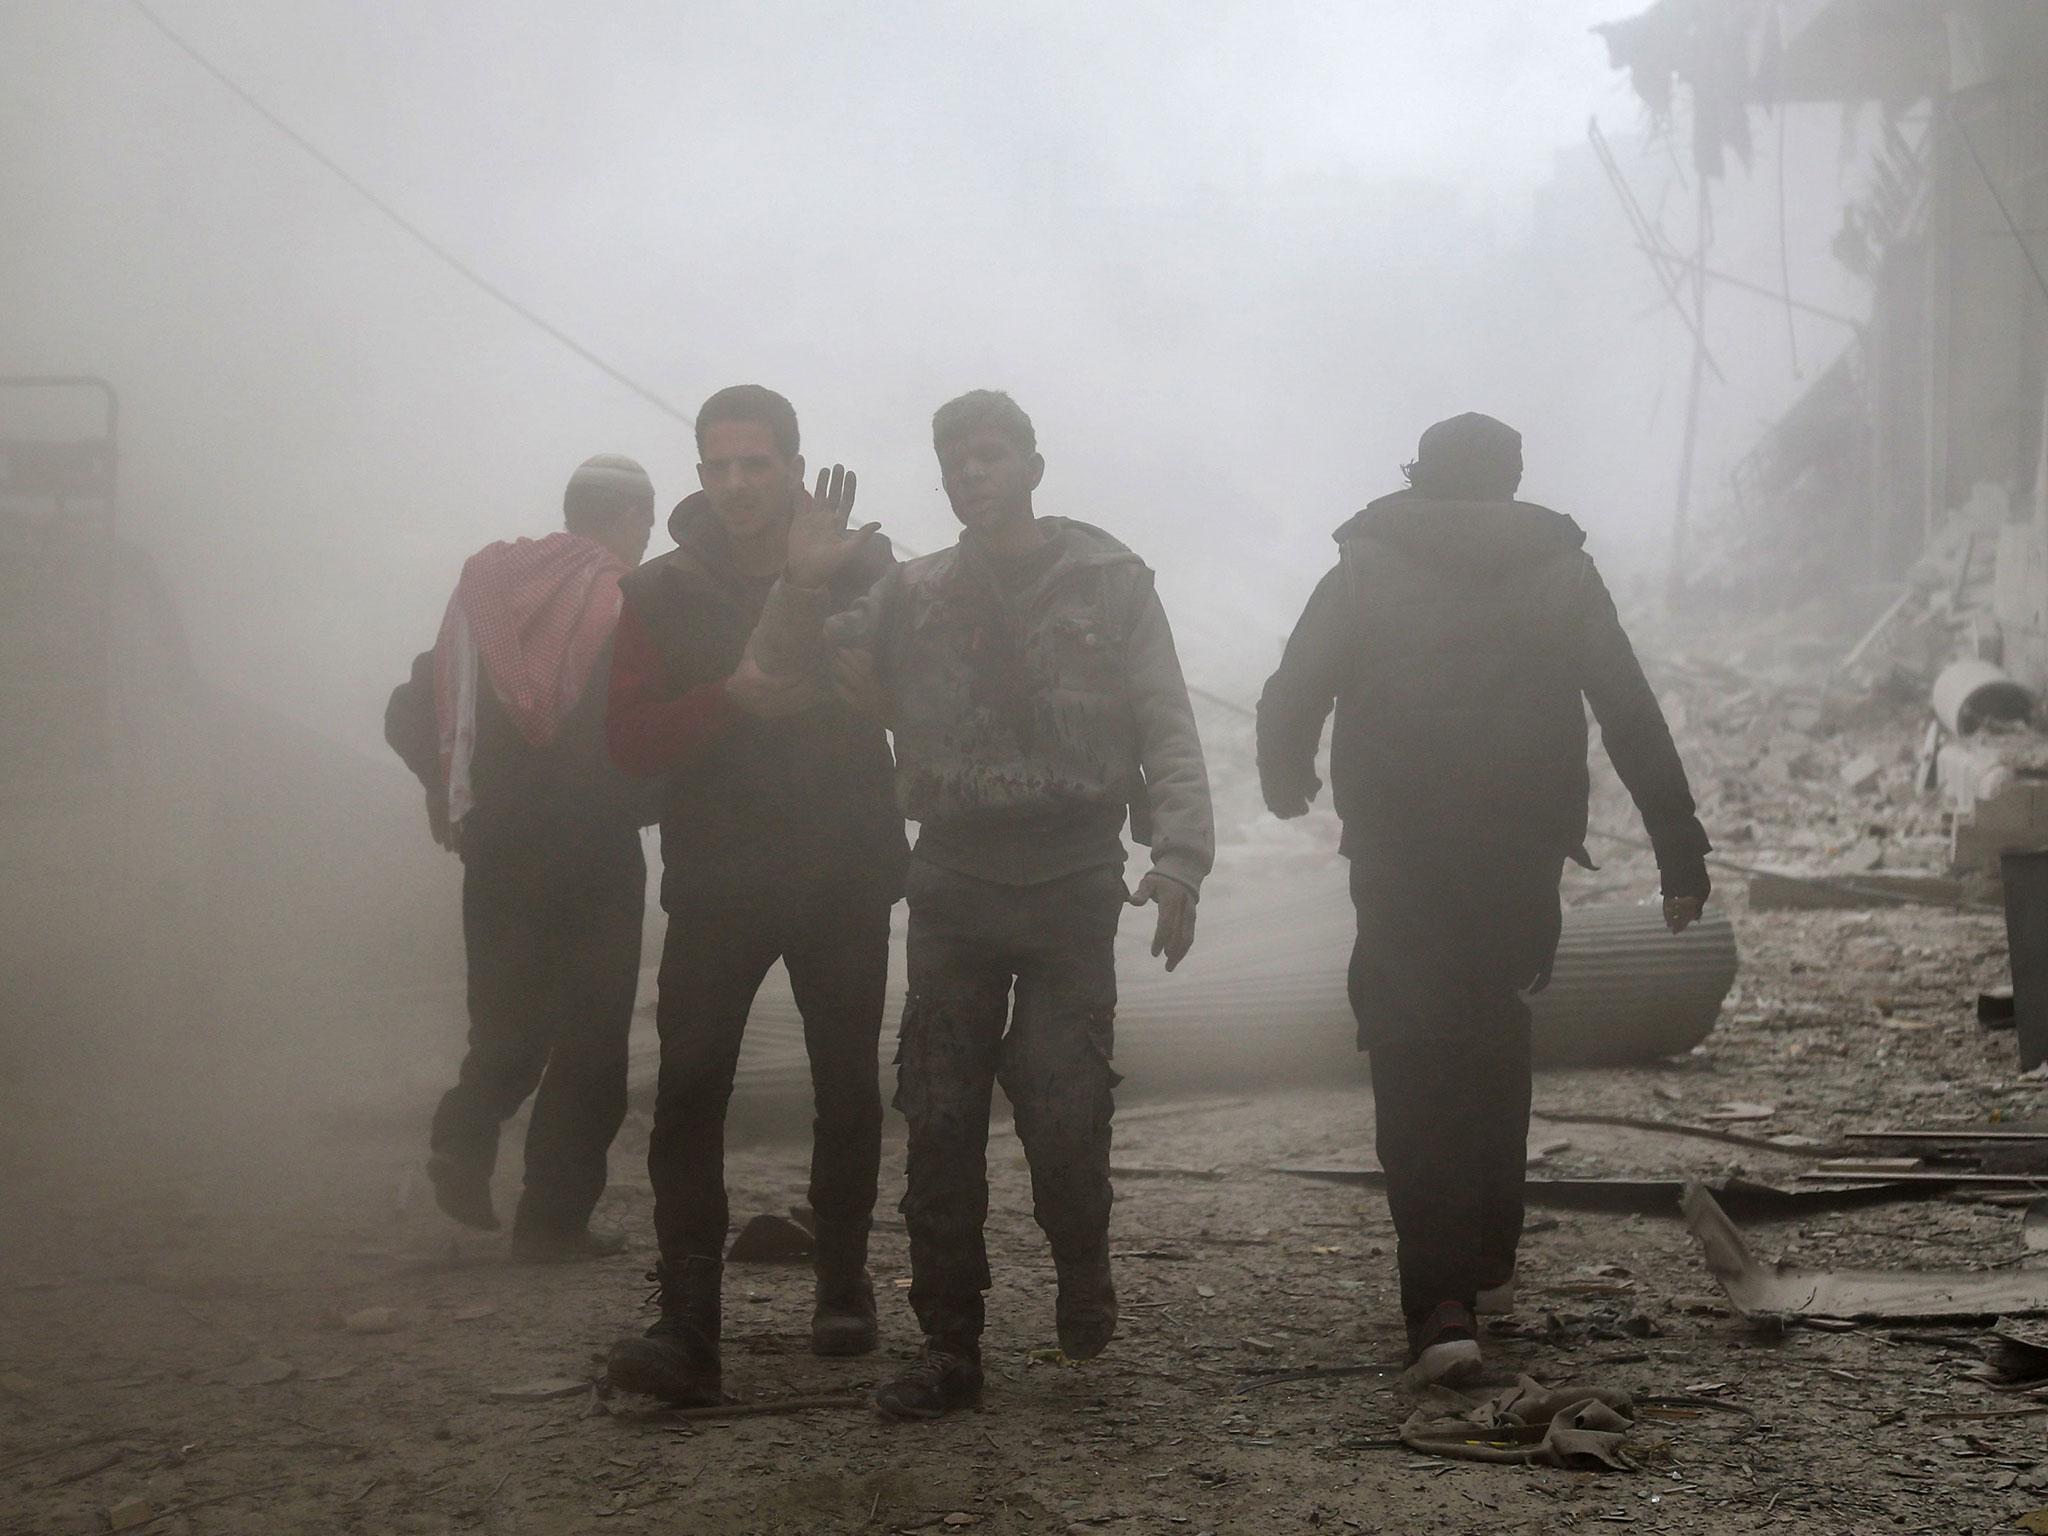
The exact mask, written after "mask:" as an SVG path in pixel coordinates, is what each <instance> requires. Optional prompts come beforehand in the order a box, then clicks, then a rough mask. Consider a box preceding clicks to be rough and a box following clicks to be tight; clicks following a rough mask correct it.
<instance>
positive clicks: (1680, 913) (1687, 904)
mask: <svg viewBox="0 0 2048 1536" xmlns="http://www.w3.org/2000/svg"><path fill="white" fill-rule="evenodd" d="M1705 906H1706V903H1705V902H1704V901H1702V900H1701V899H1700V898H1699V897H1697V896H1666V897H1665V898H1664V926H1665V927H1666V928H1669V929H1670V930H1671V931H1672V932H1673V933H1683V932H1685V930H1686V929H1688V928H1690V927H1691V926H1692V925H1693V924H1694V923H1696V922H1698V921H1699V920H1700V911H1701V909H1702V908H1703V907H1705Z"/></svg>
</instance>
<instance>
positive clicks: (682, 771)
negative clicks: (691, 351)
mask: <svg viewBox="0 0 2048 1536" xmlns="http://www.w3.org/2000/svg"><path fill="white" fill-rule="evenodd" d="M696 431H697V451H698V457H699V459H700V460H701V462H700V463H699V464H698V466H697V474H698V479H699V480H700V482H701V483H702V486H703V489H702V490H701V491H700V492H699V493H698V494H696V495H693V496H691V497H690V498H689V499H688V500H686V501H684V502H683V503H682V504H681V505H680V506H678V507H677V508H676V510H675V512H674V514H673V515H672V516H671V517H670V519H669V531H670V533H671V534H673V535H674V537H675V540H676V548H675V549H674V550H673V551H671V552H670V553H668V554H666V555H663V556H661V557H659V558H658V559H655V560H650V561H649V562H648V563H647V564H646V565H644V566H642V567H641V568H640V569H639V570H638V571H636V572H634V573H633V575H632V576H631V577H629V578H627V580H626V582H625V593H626V604H625V612H624V614H623V615H622V617H621V619H620V622H619V644H618V649H617V652H616V656H615V659H614V662H613V667H612V680H611V708H610V722H609V724H610V737H611V748H612V756H613V758H614V760H615V761H616V762H617V763H618V764H619V765H620V766H621V767H622V768H624V769H625V770H626V771H627V772H629V773H633V774H639V775H645V776H651V777H660V778H662V779H665V781H666V785H667V795H666V809H665V810H664V811H663V813H662V819H661V853H662V865H663V869H662V881H661V902H662V906H663V908H664V909H665V910H666V911H667V913H668V916H669V924H668V938H667V941H666V943H665V945H664V946H663V949H662V956H661V973H660V978H659V997H658V1001H657V1004H656V1013H655V1022H656V1026H657V1029H658V1032H659V1034H660V1037H661V1074H660V1080H659V1084H658V1086H657V1089H656V1096H655V1104H654V1129H653V1133H652V1135H651V1137H650V1139H649V1142H648V1148H647V1168H648V1175H649V1178H650V1180H651V1182H652V1184H653V1186H654V1226H655V1235H656V1238H657V1239H658V1242H659V1245H660V1250H661V1260H660V1263H659V1264H658V1265H657V1266H656V1268H655V1271H654V1273H653V1275H651V1276H650V1277H649V1278H650V1279H651V1280H653V1281H654V1282H655V1284H656V1286H657V1287H658V1292H659V1300H660V1308H661V1315H660V1317H659V1318H658V1319H657V1320H656V1321H655V1323H654V1325H653V1326H652V1327H650V1328H649V1329H648V1330H647V1332H646V1333H645V1334H644V1335H635V1336H633V1337H630V1338H627V1339H623V1340H621V1341H620V1342H619V1343H618V1344H617V1345H616V1346H615V1347H614V1348H613V1350H612V1352H611V1357H610V1362H609V1375H610V1377H611V1380H612V1383H613V1384H614V1385H615V1386H618V1387H621V1388H625V1389H627V1390H629V1391H636V1392H647V1393H651V1394H653V1395H655V1396H658V1397H661V1398H664V1399H666V1400H668V1401H670V1402H675V1403H698V1404H703V1403H714V1402H717V1401H718V1400H719V1397H720V1394H721V1388H722V1372H721V1368H720V1356H719V1333H720V1321H721V1310H722V1309H721V1294H720V1293H721V1289H722V1286H721V1276H722V1273H723V1260H724V1251H725V1240H726V1230H727V1227H728V1225H729V1211H728V1207H727V1202H726V1190H725V1111H726V1104H727V1101H728V1100H729V1099H730V1098H731V1095H732V1085H733V1073H734V1069H735V1068H736V1066H737V1065H738V1061H739V1053H740V1041H741V1037H742V1035H743V1034H744V1032H745V1030H746V1024H747V1015H748V1012H749V1011H750V1009H751V1008H752V1007H753V1002H754V995H755V993H756V992H757V991H758V990H759V989H760V986H761V982H762V981H763V979H764V978H765V977H766V976H767V974H768V971H769V969H770V967H772V966H773V965H774V964H775V962H776V961H777V960H780V961H781V962H782V963H783V965H784V967H785V968H786V969H787V971H788V973H789V981H790V987H791V989H792V990H793V991H794V992H795V994H796V1003H797V1008H798V1011H799V1012H800V1013H801V1014H802V1016H803V1026H804V1044H805V1046H806V1047H807V1049H808V1051H809V1054H810V1062H811V1082H812V1087H813V1091H814V1094H815V1098H816V1107H817V1108H816V1121H815V1124H814V1126H813V1131H812V1145H811V1178H810V1204H811V1209H812V1211H813V1213H814V1214H815V1217H816V1234H815V1247H814V1255H813V1267H814V1272H815V1279H816V1293H815V1306H814V1310H813V1313H812V1319H811V1347H812V1349H813V1350H814V1351H815V1352H816V1353H818V1354H820V1355H858V1354H865V1353H866V1352H867V1351H869V1350H871V1349H873V1348H874V1347H875V1342H876V1327H875V1297H874V1289H873V1287H872V1285H871V1284H870V1282H869V1279H868V1272H867V1250H868V1229H869V1225H870V1222H871V1220H872V1217H873V1213H874V1204H875V1186H876V1179H877V1169H878V1167H879V1164H880V1161H881V1136H882V1101H881V1093H880V1089H879V1085H878V1079H879V1070H878V1066H877V1060H876V1050H877V1040H878V1037H879V1035H880V1033H881V1027H882V1010H883V989H884V986H885V984H886V982H887V980H888V973H889V909H890V908H891V907H892V906H894V905H895V902H896V899H897V897H898V896H900V895H901V894H902V890H903V866H904V861H905V858H906V857H907V850H906V847H905V843H904V836H903V818H902V816H901V815H900V814H898V812H897V810H896V803H895V798H894V795H893V793H892V787H891V774H892V772H893V768H894V764H893V762H892V760H891V758H890V755H889V742H888V738H887V736H886V735H885V733H884V731H883V729H882V726H881V725H880V724H879V723H878V722H877V721H875V720H873V719H871V718H868V717H865V716H862V715H858V714H856V713H854V712H853V711H851V710H849V709H848V708H847V707H846V706H845V705H844V704H842V703H841V702H840V701H839V700H838V699H837V698H835V697H833V695H832V692H831V690H830V688H829V687H825V686H822V682H823V668H822V667H820V668H819V669H818V671H817V675H815V676H811V675H803V674H791V675H786V676H782V677H770V676H768V675H766V674H764V673H763V672H762V671H761V669H760V668H759V667H757V666H756V665H755V664H754V663H753V661H752V659H751V658H750V657H748V656H747V655H746V645H747V637H748V636H749V635H750V634H751V633H752V632H753V629H754V625H755V621H756V620H757V619H758V618H759V616H760V612H761V605H762V602H763V601H764V600H765V599H766V598H767V596H768V592H769V589H770V588H771V587H772V586H774V584H775V581H776V578H777V577H778V576H780V575H781V574H782V565H783V559H784V555H785V553H786V551H787V549H788V546H789V526H790V516H791V513H792V511H793V510H794V508H795V507H796V506H797V505H798V503H799V502H806V503H807V502H808V501H809V497H808V496H807V494H806V492H805V490H804V484H803V481H804V461H803V456H802V454H801V452H800V451H799V440H798V436H797V419H796V412H795V410H793V409H792V408H791V406H790V403H789V402H788V401H787V400H785V399H784V398H783V397H782V396H781V395H779V394H776V393H775V392H774V391H773V390H768V389H763V388H762V387H760V386H759V385H755V384H741V385H736V386H734V387H733V388H730V389H723V390H720V391H719V392H718V393H717V394H715V395H713V396H712V397H711V398H710V399H709V400H707V401H705V402H704V406H703V409H702V410H700V411H699V412H698V413H697V421H696ZM854 491H855V480H854V477H853V476H852V475H850V474H847V473H846V472H845V471H844V470H843V469H840V468H838V467H837V466H835V467H834V468H833V470H832V471H831V472H830V473H829V475H828V476H821V478H820V482H819V493H820V495H821V496H823V497H824V498H825V499H826V505H828V506H830V507H831V508H833V509H834V510H835V511H836V513H837V515H838V516H839V517H840V519H841V520H842V521H843V520H844V519H845V516H846V513H847V510H848V509H849V508H850V507H851V505H852V503H853V497H854ZM891 565H892V562H891V559H890V556H889V551H888V546H887V544H886V542H884V541H882V540H872V541H864V542H863V544H862V547H861V548H860V550H859V551H858V552H857V554H856V556H855V557H854V558H852V559H849V560H848V561H847V562H846V563H845V564H844V565H843V566H842V567H840V568H838V569H837V570H835V572H834V573H833V576H832V579H831V585H832V590H833V591H835V592H836V593H837V594H838V597H839V599H840V601H841V602H842V603H850V602H852V601H853V600H854V599H855V598H856V597H857V596H858V595H859V594H860V593H862V592H864V591H866V590H867V589H868V588H869V587H871V586H873V585H874V583H875V582H876V581H877V580H878V579H879V578H880V577H881V575H882V573H883V572H884V571H885V570H887V569H889V568H890V567H891Z"/></svg>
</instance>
